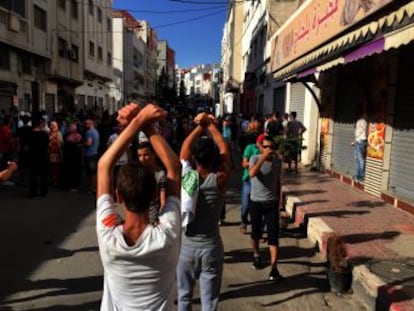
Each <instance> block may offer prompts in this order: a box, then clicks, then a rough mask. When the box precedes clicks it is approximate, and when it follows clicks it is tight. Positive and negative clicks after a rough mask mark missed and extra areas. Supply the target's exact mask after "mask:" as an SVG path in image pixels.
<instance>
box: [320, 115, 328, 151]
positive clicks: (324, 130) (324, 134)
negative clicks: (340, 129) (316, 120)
mask: <svg viewBox="0 0 414 311" xmlns="http://www.w3.org/2000/svg"><path fill="white" fill-rule="evenodd" d="M328 135H329V119H328V118H321V144H322V149H324V148H325V147H326V146H328Z"/></svg>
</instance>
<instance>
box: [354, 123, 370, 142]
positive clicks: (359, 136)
mask: <svg viewBox="0 0 414 311" xmlns="http://www.w3.org/2000/svg"><path fill="white" fill-rule="evenodd" d="M367 127H368V123H367V121H365V120H364V119H362V118H360V119H358V121H357V123H356V125H355V140H356V141H361V140H366V139H367Z"/></svg>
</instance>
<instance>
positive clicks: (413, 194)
mask: <svg viewBox="0 0 414 311" xmlns="http://www.w3.org/2000/svg"><path fill="white" fill-rule="evenodd" d="M413 53H414V46H413V44H411V45H409V46H407V47H403V48H401V49H400V54H399V68H398V80H397V89H396V98H395V108H394V126H393V135H392V141H391V163H390V179H389V186H388V187H389V190H390V191H391V192H393V193H395V194H396V195H397V196H400V197H403V198H408V199H411V200H414V157H413V151H414V121H413V120H414V80H413V79H412V68H414V67H413V66H414V58H413V57H412V55H413Z"/></svg>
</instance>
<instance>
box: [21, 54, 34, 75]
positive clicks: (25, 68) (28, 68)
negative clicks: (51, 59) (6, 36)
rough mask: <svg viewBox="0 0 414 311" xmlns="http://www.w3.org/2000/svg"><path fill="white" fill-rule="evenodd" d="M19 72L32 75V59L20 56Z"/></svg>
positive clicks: (25, 55) (24, 55)
mask: <svg viewBox="0 0 414 311" xmlns="http://www.w3.org/2000/svg"><path fill="white" fill-rule="evenodd" d="M20 64H21V70H22V72H23V73H26V74H29V75H30V74H32V59H31V57H30V56H29V55H27V54H21V55H20Z"/></svg>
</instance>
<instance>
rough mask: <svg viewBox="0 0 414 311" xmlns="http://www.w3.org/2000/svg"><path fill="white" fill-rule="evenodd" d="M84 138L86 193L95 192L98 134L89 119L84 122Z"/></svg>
mask: <svg viewBox="0 0 414 311" xmlns="http://www.w3.org/2000/svg"><path fill="white" fill-rule="evenodd" d="M85 129H86V132H85V138H84V144H83V145H84V147H85V150H84V157H85V171H86V176H87V177H88V187H89V189H88V192H90V193H95V191H96V167H97V163H98V158H99V153H98V147H99V132H98V131H97V130H96V129H95V124H94V121H93V120H92V119H91V118H88V119H86V120H85Z"/></svg>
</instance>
